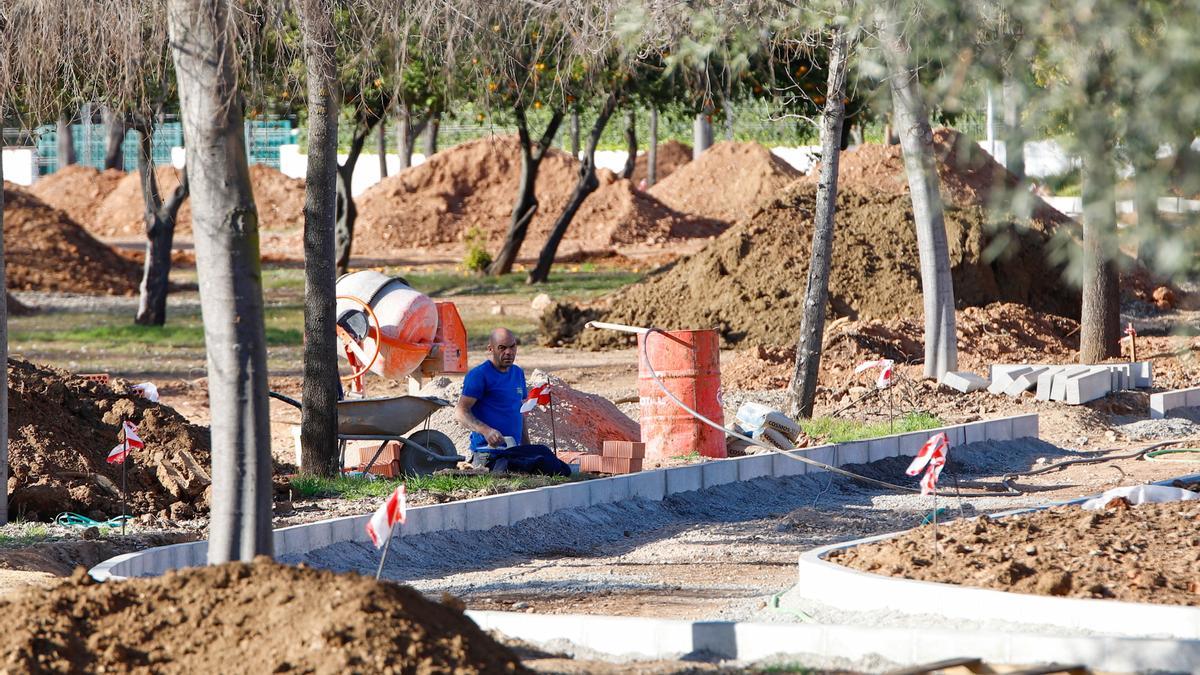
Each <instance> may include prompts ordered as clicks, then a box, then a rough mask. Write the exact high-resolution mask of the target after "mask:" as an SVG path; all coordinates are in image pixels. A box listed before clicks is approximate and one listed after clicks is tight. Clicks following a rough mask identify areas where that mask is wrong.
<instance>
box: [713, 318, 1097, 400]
mask: <svg viewBox="0 0 1200 675" xmlns="http://www.w3.org/2000/svg"><path fill="white" fill-rule="evenodd" d="M955 315H956V328H957V330H958V367H959V370H973V371H976V372H986V371H987V367H988V365H990V364H992V363H996V362H998V361H1003V362H1006V363H1050V362H1054V363H1064V362H1069V361H1073V360H1074V359H1075V356H1076V351H1077V350H1078V348H1079V324H1078V323H1076V322H1075V321H1072V320H1071V319H1066V318H1063V317H1061V316H1056V315H1054V314H1043V313H1040V312H1035V311H1034V310H1032V309H1029V308H1028V307H1025V306H1024V305H1018V304H1015V303H999V302H998V303H993V304H991V305H988V306H986V307H967V308H966V309H961V310H958V311H957V312H956V313H955ZM924 333H925V327H924V324H923V322H922V319H921V318H920V317H919V316H916V317H912V316H910V317H905V318H901V319H893V320H891V321H886V322H880V321H845V322H838V323H837V324H831V325H830V326H829V328H828V330H826V332H825V337H824V340H823V346H822V356H821V377H820V380H821V382H822V383H824V384H826V385H827V386H841V385H845V384H846V381H847V379H848V378H849V377H850V376H851V375H852V373H853V371H854V367H855V366H856V365H858V364H859V363H862V362H863V361H866V360H870V359H879V358H887V359H893V360H895V361H896V362H898V363H921V362H922V361H923V360H924V356H925V352H924V349H925V347H924V341H923V340H924ZM795 361H796V350H795V348H794V347H785V346H778V347H764V346H761V345H756V346H754V347H751V348H750V349H746V350H743V351H741V352H738V353H737V354H736V355H734V356H733V358H731V359H730V360H729V362H728V363H726V364H724V365H722V367H721V381H722V383H723V384H724V385H725V386H727V387H731V388H734V389H746V390H756V389H778V388H780V387H784V386H787V384H788V382H789V381H790V380H791V376H792V369H793V368H794V366H795Z"/></svg>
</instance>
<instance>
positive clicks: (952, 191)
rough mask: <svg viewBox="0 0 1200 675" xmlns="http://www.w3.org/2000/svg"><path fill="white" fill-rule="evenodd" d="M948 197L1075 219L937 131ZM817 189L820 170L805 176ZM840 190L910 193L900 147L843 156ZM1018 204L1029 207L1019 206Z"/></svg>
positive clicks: (955, 136) (961, 140) (1037, 216)
mask: <svg viewBox="0 0 1200 675" xmlns="http://www.w3.org/2000/svg"><path fill="white" fill-rule="evenodd" d="M933 145H934V153H935V157H936V163H935V165H936V167H937V172H938V178H940V179H941V187H942V198H943V199H945V200H946V202H947V203H948V204H954V205H955V206H959V207H968V206H985V207H989V208H999V209H1000V210H1001V211H1011V212H1016V213H1024V212H1028V213H1029V214H1030V217H1031V218H1032V219H1033V220H1034V221H1038V222H1040V223H1044V224H1046V225H1063V224H1067V223H1072V222H1073V221H1072V220H1071V219H1070V218H1068V217H1067V216H1065V215H1063V214H1062V213H1061V212H1060V211H1058V210H1057V209H1055V208H1054V207H1053V206H1050V205H1049V204H1047V203H1046V202H1044V201H1042V199H1041V198H1040V197H1038V196H1036V195H1034V194H1033V193H1031V192H1029V191H1028V190H1024V189H1022V188H1021V184H1020V183H1021V182H1020V181H1019V180H1018V179H1017V177H1016V176H1015V175H1013V174H1012V173H1010V172H1009V171H1008V169H1006V168H1005V167H1004V166H1003V165H1002V164H999V163H998V162H996V160H994V159H993V158H992V156H991V155H989V154H987V153H986V152H984V150H983V148H981V147H979V145H978V144H976V143H975V142H973V141H971V139H969V138H967V137H965V136H963V135H962V134H960V133H958V132H957V131H955V130H954V129H947V128H941V129H937V130H936V131H934V132H933ZM805 180H806V181H807V182H810V183H812V184H813V185H816V182H817V172H816V171H815V170H814V171H813V172H812V173H811V174H809V175H808V176H806V177H805ZM838 185H839V187H846V188H857V189H859V190H862V191H868V190H878V191H880V192H886V193H893V194H908V176H907V174H905V172H904V156H903V154H902V153H901V150H900V146H899V145H878V144H874V143H864V144H862V145H859V146H856V147H853V148H850V149H848V150H846V151H845V152H843V153H842V156H841V158H840V159H839V161H838ZM1018 200H1020V201H1025V200H1027V202H1026V203H1022V204H1016V203H1015V202H1017V201H1018Z"/></svg>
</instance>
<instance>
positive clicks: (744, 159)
mask: <svg viewBox="0 0 1200 675" xmlns="http://www.w3.org/2000/svg"><path fill="white" fill-rule="evenodd" d="M802 175H803V174H801V173H800V172H799V171H797V170H796V169H795V168H793V167H792V165H790V164H788V163H787V162H785V161H783V160H782V159H780V158H778V157H776V156H775V155H773V154H771V151H770V150H768V149H767V148H765V147H763V146H761V145H759V144H757V143H735V142H732V141H726V142H723V143H717V144H716V145H714V146H712V147H711V148H709V149H708V150H705V151H704V153H703V154H701V155H700V159H697V160H696V161H694V162H689V163H687V164H685V165H683V166H681V167H679V169H678V170H676V171H675V172H674V173H672V174H671V175H670V177H668V178H666V179H665V180H662V181H660V182H659V183H658V184H657V185H655V186H654V187H652V188H650V194H652V195H654V196H655V197H657V198H658V199H659V200H660V201H662V203H664V204H666V205H667V206H669V207H671V208H673V209H675V210H677V211H682V212H684V213H694V214H696V215H698V216H702V217H704V218H713V219H716V220H721V221H725V222H727V223H735V222H738V221H741V220H745V219H746V218H749V217H750V216H752V215H754V213H755V212H757V211H758V209H759V207H760V206H762V204H763V203H764V202H766V201H768V200H770V199H772V198H774V197H775V196H776V195H778V194H779V192H780V191H781V190H782V189H783V188H785V187H786V186H788V185H790V184H791V183H792V182H794V181H795V180H796V179H797V178H800V177H801V176H802Z"/></svg>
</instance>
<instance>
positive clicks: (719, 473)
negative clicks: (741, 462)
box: [700, 459, 738, 488]
mask: <svg viewBox="0 0 1200 675" xmlns="http://www.w3.org/2000/svg"><path fill="white" fill-rule="evenodd" d="M700 469H701V470H700V484H701V485H703V486H704V487H705V488H710V487H714V486H717V485H725V484H726V483H736V482H737V479H738V470H737V464H736V463H735V462H734V461H731V460H728V459H714V460H709V461H707V462H705V463H704V464H701V465H700Z"/></svg>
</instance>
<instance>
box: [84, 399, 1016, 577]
mask: <svg viewBox="0 0 1200 675" xmlns="http://www.w3.org/2000/svg"><path fill="white" fill-rule="evenodd" d="M968 426H972V427H973V429H975V430H974V431H973V432H972V433H971V438H972V440H992V441H1008V440H1013V439H1015V438H1024V437H1033V438H1036V437H1037V435H1038V416H1037V414H1028V415H1017V416H1014V417H1001V418H998V419H992V420H985V421H980V422H971V423H968V424H956V425H950V426H946V427H939V428H936V429H926V430H924V431H916V432H910V433H907V434H895V435H892V436H885V437H883V438H878V439H873V440H871V441H855V442H851V443H842V444H830V445H821V446H816V447H812V448H801V449H800V450H797V451H794V452H795V454H799V455H804V456H807V457H811V458H812V459H815V460H817V461H820V462H824V463H826V464H830V465H833V466H841V465H844V464H852V463H863V462H866V461H868V460H876V459H882V458H883V457H885V456H891V455H892V453H893V452H894V453H896V454H898V455H914V454H916V451H917V449H918V448H920V447H921V444H923V443H924V442H925V440H926V439H928V438H929V437H930V436H932V435H933V434H936V433H938V432H945V433H946V435H947V437H948V438H949V440H950V444H951V445H952V446H954V445H962V444H963V443H965V442H967V441H966V439H967V434H966V432H965V428H966V427H968ZM843 448H844V449H845V450H846V451H845V452H843V451H842V449H843ZM821 471H823V469H820V468H817V467H814V466H811V465H808V464H805V463H804V462H801V461H799V460H796V459H793V458H790V457H785V456H783V455H782V454H779V453H773V454H771V455H750V456H747V457H732V458H729V459H722V460H714V461H710V462H705V463H703V464H692V465H688V466H677V467H672V468H668V469H657V470H651V471H641V472H638V473H633V474H629V475H623V476H613V477H611V478H599V479H594V480H589V481H582V482H578V483H567V484H565V485H555V486H549V487H544V488H538V489H535V490H522V491H520V492H508V493H504V494H498V495H490V496H487V497H478V498H475V499H467V500H463V501H457V502H446V503H443V504H431V505H428V506H420V507H416V508H411V509H409V510H408V518H409V522H408V524H407V525H405V526H403V531H402V534H407V535H412V534H426V533H429V532H441V531H446V530H487V529H491V528H493V527H502V526H506V525H513V524H516V523H517V522H520V521H522V520H525V519H527V518H536V517H538V516H544V515H547V514H550V513H554V512H555V511H561V510H563V509H572V508H583V507H587V506H596V505H598V504H608V503H612V502H618V501H622V500H625V499H630V498H632V497H640V498H642V499H647V500H650V501H661V500H663V499H665V498H666V497H668V496H670V495H673V494H678V493H681V492H691V491H694V490H702V489H705V488H708V487H714V486H717V485H722V484H724V483H732V482H737V481H745V480H755V479H758V478H782V477H785V476H797V475H803V474H805V473H817V472H821ZM369 518H370V514H364V515H361V516H349V517H343V518H335V519H333V520H323V521H320V522H316V523H306V524H304V525H295V526H292V527H285V528H281V529H278V530H275V538H274V546H275V551H276V553H277V554H281V555H303V554H305V553H308V552H310V551H315V550H317V549H319V548H324V547H326V546H329V545H331V544H336V543H340V542H344V541H363V542H365V541H367V535H366V532H365V529H364V528H365V527H366V523H367V520H368V519H369ZM173 546H174V547H185V548H175V549H173V550H171V551H170V552H167V553H164V550H165V549H172V548H173V547H172V546H166V547H158V548H150V549H146V550H144V551H137V552H135V553H129V554H125V555H121V556H117V557H115V558H111V559H109V560H106V561H104V562H102V563H100V564H99V565H96V566H95V567H93V568H92V569H91V575H92V576H93V577H94V578H95V579H97V580H99V581H103V580H106V579H121V578H126V577H134V576H154V575H158V574H162V573H163V572H166V571H167V570H169V569H174V568H179V567H192V566H198V565H204V564H206V562H207V555H208V544H207V542H192V543H190V544H175V545H173Z"/></svg>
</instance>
